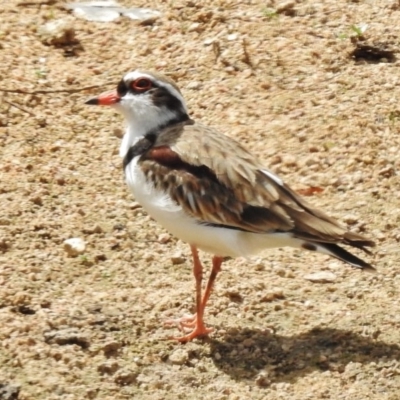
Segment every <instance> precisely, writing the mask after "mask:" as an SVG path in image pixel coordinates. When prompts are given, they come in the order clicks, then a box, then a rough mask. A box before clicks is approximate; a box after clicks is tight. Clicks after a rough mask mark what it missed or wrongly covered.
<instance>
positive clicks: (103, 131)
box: [0, 0, 400, 400]
mask: <svg viewBox="0 0 400 400" xmlns="http://www.w3.org/2000/svg"><path fill="white" fill-rule="evenodd" d="M36 3H37V4H38V5H34V4H33V2H32V3H29V4H28V2H21V1H17V0H11V1H9V2H3V4H2V6H1V7H0V18H1V21H2V23H1V26H0V39H1V40H0V56H1V60H2V62H1V64H0V96H1V101H0V176H1V179H0V203H1V212H0V365H1V372H0V384H1V385H0V399H7V398H9V399H14V398H15V399H18V400H59V399H62V400H74V399H76V400H81V399H105V400H108V399H113V400H114V399H115V400H122V399H132V398H135V399H136V398H137V399H144V400H147V399H149V400H150V399H151V400H153V399H166V400H169V399H171V400H172V399H173V400H176V399H188V398H193V399H197V398H202V399H205V400H208V399H210V400H211V399H212V400H215V399H221V400H222V399H226V400H234V399H237V400H240V399H247V398H251V399H255V400H258V399H260V400H261V399H263V400H264V399H266V400H275V399H280V398H281V399H287V400H309V399H337V400H341V399H343V400H344V399H346V400H361V399H363V400H364V399H365V400H367V399H368V400H371V399H373V400H375V399H376V400H397V399H398V398H399V392H400V367H399V359H400V347H399V342H400V334H399V327H400V317H399V316H400V302H399V294H400V293H399V287H400V274H399V273H398V271H399V267H398V264H399V262H398V260H399V256H400V252H399V239H400V229H399V221H400V190H399V188H400V181H399V174H398V173H397V172H398V169H399V168H400V158H399V154H400V138H399V135H398V132H399V129H400V111H399V107H398V99H399V98H400V86H399V76H398V69H399V65H398V64H399V61H398V60H397V59H396V57H398V51H399V45H398V36H399V32H398V31H399V28H398V21H399V19H400V7H399V4H398V2H397V1H383V0H377V1H371V2H360V1H359V2H357V1H351V2H349V1H345V0H339V1H338V2H336V3H334V4H333V3H332V2H328V1H319V2H315V1H311V0H306V1H302V2H296V1H281V2H280V1H269V2H263V1H261V0H255V1H237V0H235V1H233V0H226V1H225V0H224V1H214V0H213V1H212V0H205V1H202V2H194V1H186V0H177V1H169V0H168V1H158V0H157V1H152V2H149V4H146V6H148V7H149V8H151V9H154V10H157V11H160V13H161V16H160V18H158V19H157V20H155V21H153V22H151V23H150V24H148V25H140V24H137V23H135V22H133V21H132V20H130V19H129V18H120V19H119V20H117V21H115V22H109V23H99V22H90V21H85V20H82V19H76V18H75V17H73V16H72V15H70V14H69V13H68V12H67V11H66V10H65V9H64V8H62V7H60V6H59V5H58V3H57V4H50V3H51V2H40V1H39V2H36ZM39 3H40V4H39ZM120 3H121V5H123V6H124V7H129V6H132V4H130V3H129V2H128V1H122V0H120ZM62 20H67V21H72V22H71V23H72V25H69V26H70V27H72V31H71V32H72V33H73V35H72V36H68V35H64V34H63V33H62V32H61V34H60V35H58V34H57V35H53V36H51V35H49V36H47V37H48V38H47V37H45V36H43V35H42V34H41V33H40V32H41V29H42V28H43V27H45V26H46V24H50V23H54V22H56V21H62ZM360 24H368V27H367V29H366V30H365V31H364V32H363V33H362V37H360V35H358V34H357V29H356V27H357V26H359V25H360ZM47 26H48V25H47ZM67 28H68V26H67ZM52 37H53V38H52ZM53 39H54V40H55V41H54V40H53ZM391 53H392V54H393V55H394V56H395V57H394V58H393V57H392V56H391V55H390V54H391ZM136 67H141V68H143V69H151V70H156V71H159V72H162V73H165V74H167V75H169V76H170V77H171V78H173V79H175V80H176V81H177V82H178V84H179V86H180V88H181V89H182V92H183V95H184V96H185V98H186V99H187V102H188V106H189V108H190V111H191V115H192V117H193V118H195V119H197V120H200V121H201V122H202V123H204V124H207V125H211V126H213V127H215V128H216V129H219V130H221V131H223V132H225V133H226V134H228V135H230V136H232V137H233V138H236V139H237V140H240V141H241V142H242V143H243V144H244V145H245V146H247V147H248V148H249V149H250V151H251V152H252V153H253V154H254V155H255V156H257V157H258V158H259V159H261V160H263V162H264V163H265V165H266V166H268V167H269V168H271V169H272V170H273V171H275V172H277V173H279V174H280V176H281V177H282V178H283V179H284V180H285V181H286V182H287V183H288V184H290V185H291V186H292V187H293V188H294V189H296V190H304V189H305V188H306V189H307V188H320V189H323V190H322V191H320V190H316V191H314V190H310V194H311V195H310V196H309V197H307V201H308V202H310V203H311V204H313V205H315V206H318V207H320V208H322V209H324V210H325V211H327V212H328V213H329V214H330V215H332V216H333V217H336V218H339V219H340V220H341V221H342V223H343V224H344V225H348V226H349V229H351V230H353V231H354V232H360V233H363V234H365V235H367V236H369V237H371V238H374V239H375V240H376V241H377V247H376V250H374V252H373V254H371V255H368V254H360V253H358V252H357V251H355V253H357V254H358V255H359V256H360V257H364V258H365V259H366V260H367V261H368V262H370V263H371V264H373V265H374V266H375V267H376V268H377V273H376V274H364V273H362V271H358V270H354V269H352V268H350V267H349V266H346V265H344V264H342V263H340V262H339V261H337V260H333V259H332V258H329V257H327V256H323V255H319V254H314V253H312V252H309V253H307V252H304V251H300V250H290V249H275V250H268V251H265V252H264V253H262V254H260V255H258V256H257V258H254V259H248V260H245V259H236V260H229V261H226V262H225V263H224V265H223V271H222V273H221V274H220V275H219V276H218V280H217V282H216V287H215V291H214V293H213V294H212V296H211V298H210V301H209V307H208V308H207V310H206V315H205V318H206V323H207V326H210V327H213V328H214V331H213V333H212V334H211V335H210V337H209V338H208V339H202V340H195V341H194V342H193V343H188V344H185V345H183V344H180V343H176V342H174V341H171V340H168V338H169V337H170V336H176V335H179V331H178V329H177V327H175V326H173V327H170V328H169V327H166V326H165V325H164V321H165V320H166V319H170V318H176V317H179V316H181V315H183V314H188V313H192V312H194V279H193V276H192V271H191V262H190V250H189V248H188V246H187V245H186V244H184V243H182V242H180V241H178V240H176V239H175V238H173V237H171V236H170V235H168V234H167V233H166V232H165V231H164V230H163V229H162V228H161V227H160V226H159V225H158V224H157V223H156V222H155V221H153V220H151V219H150V218H149V217H148V215H147V214H146V212H145V211H144V210H143V209H142V208H141V207H140V205H139V204H138V203H137V202H135V199H134V198H133V197H132V195H131V194H130V193H129V191H128V189H127V188H126V186H125V184H124V179H123V174H122V168H121V160H120V158H119V156H118V149H119V144H120V140H121V139H120V136H121V129H123V121H122V117H121V116H120V115H118V114H116V113H115V112H114V111H112V110H104V109H102V110H97V109H96V110H94V109H93V108H89V107H87V106H85V104H84V102H85V101H86V100H87V99H89V98H91V97H93V96H95V95H97V94H98V93H100V92H102V91H104V90H108V89H112V88H114V87H115V85H116V84H117V82H118V81H119V80H120V79H121V76H122V75H123V74H125V73H126V72H127V71H130V70H132V69H135V68H136ZM93 86H95V87H94V88H92V89H89V88H90V87H93ZM305 192H306V193H307V191H305ZM71 238H80V239H81V240H82V241H84V242H85V249H84V252H83V253H82V254H78V255H77V256H74V257H70V255H69V253H68V252H67V251H66V250H64V241H65V240H67V239H71ZM200 256H201V259H202V260H203V261H204V267H205V268H204V270H205V277H206V275H207V272H208V271H210V268H211V259H210V256H209V255H205V254H201V255H200ZM173 259H176V260H179V262H176V261H175V262H174V261H173ZM321 272H322V273H324V274H325V277H326V276H327V273H329V274H330V276H331V277H332V276H333V275H334V276H335V278H334V279H330V281H329V282H328V283H319V282H320V281H318V282H310V281H308V280H306V279H304V277H305V276H307V275H309V274H312V275H315V274H320V273H321ZM325 281H326V279H325Z"/></svg>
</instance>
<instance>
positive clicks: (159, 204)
mask: <svg viewBox="0 0 400 400" xmlns="http://www.w3.org/2000/svg"><path fill="white" fill-rule="evenodd" d="M139 157H140V156H138V157H136V158H134V159H133V160H132V161H131V163H130V164H129V165H128V166H127V167H126V170H125V174H126V182H127V184H128V186H129V188H130V190H131V191H132V192H133V194H134V196H135V199H136V201H137V202H139V203H140V204H141V205H142V207H143V208H144V209H145V210H146V211H147V212H148V214H149V215H150V216H151V217H152V218H154V219H155V220H156V221H157V222H158V223H160V224H161V225H162V226H163V227H164V228H165V229H167V231H169V232H170V233H171V234H172V235H174V236H176V237H177V238H178V239H181V240H183V241H184V242H186V243H189V244H192V245H196V246H197V247H198V248H199V249H201V250H204V251H206V252H208V253H211V254H214V255H218V256H230V257H238V256H248V255H252V254H255V253H257V252H259V251H261V250H263V249H265V248H268V247H270V248H271V247H283V246H288V245H289V246H290V245H292V246H293V245H294V244H295V243H293V238H292V237H291V236H290V235H289V234H287V233H279V234H257V233H249V232H243V231H240V230H236V229H229V228H219V227H212V226H208V225H205V224H201V223H199V222H198V221H196V220H195V219H194V218H193V217H191V216H190V215H188V214H186V213H185V212H184V211H183V210H182V207H180V206H179V205H178V204H177V203H176V202H175V201H173V200H172V199H171V197H170V196H169V195H168V194H167V193H166V192H163V191H160V190H157V189H156V188H155V187H154V185H153V184H152V183H150V182H148V181H147V179H146V177H145V175H144V174H143V172H142V170H141V169H140V167H139V166H138V164H137V163H138V159H139ZM295 247H297V246H295Z"/></svg>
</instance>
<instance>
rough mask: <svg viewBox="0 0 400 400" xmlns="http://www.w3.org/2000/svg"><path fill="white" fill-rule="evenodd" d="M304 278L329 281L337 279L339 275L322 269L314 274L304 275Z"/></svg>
mask: <svg viewBox="0 0 400 400" xmlns="http://www.w3.org/2000/svg"><path fill="white" fill-rule="evenodd" d="M303 278H304V279H306V280H307V281H310V282H315V283H327V282H333V281H335V280H336V278H337V276H336V275H335V274H334V273H333V272H329V271H320V272H315V273H313V274H307V275H304V276H303Z"/></svg>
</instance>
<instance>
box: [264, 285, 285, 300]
mask: <svg viewBox="0 0 400 400" xmlns="http://www.w3.org/2000/svg"><path fill="white" fill-rule="evenodd" d="M283 298H285V296H284V294H283V290H282V289H280V288H275V289H272V290H270V291H269V292H267V293H265V294H264V295H263V296H262V297H261V301H266V302H269V301H274V300H276V299H283Z"/></svg>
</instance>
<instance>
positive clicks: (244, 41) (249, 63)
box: [242, 38, 254, 69]
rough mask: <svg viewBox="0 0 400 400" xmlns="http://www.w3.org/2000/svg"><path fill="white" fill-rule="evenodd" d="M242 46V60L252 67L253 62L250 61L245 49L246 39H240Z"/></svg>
mask: <svg viewBox="0 0 400 400" xmlns="http://www.w3.org/2000/svg"><path fill="white" fill-rule="evenodd" d="M242 48H243V55H244V59H243V61H244V62H245V63H246V64H247V65H248V66H249V67H250V68H251V69H253V68H254V66H253V63H252V62H251V58H250V54H249V52H248V50H247V41H246V39H244V38H243V40H242Z"/></svg>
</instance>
